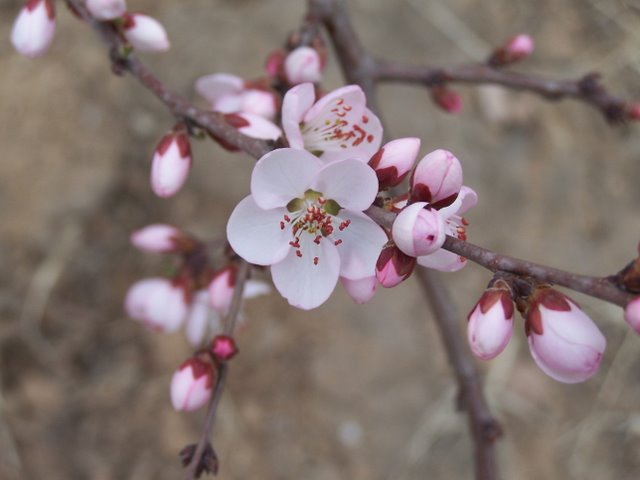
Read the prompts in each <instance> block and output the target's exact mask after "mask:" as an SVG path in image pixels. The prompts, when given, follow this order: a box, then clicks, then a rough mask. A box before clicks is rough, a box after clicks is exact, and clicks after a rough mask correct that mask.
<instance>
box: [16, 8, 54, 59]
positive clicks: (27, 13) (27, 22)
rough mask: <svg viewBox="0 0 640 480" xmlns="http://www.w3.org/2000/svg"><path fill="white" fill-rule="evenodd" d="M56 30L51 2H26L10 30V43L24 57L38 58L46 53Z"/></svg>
mask: <svg viewBox="0 0 640 480" xmlns="http://www.w3.org/2000/svg"><path fill="white" fill-rule="evenodd" d="M55 30H56V16H55V7H54V4H53V0H28V1H27V3H26V4H25V5H24V7H22V10H20V13H19V14H18V17H17V18H16V20H15V22H14V24H13V29H12V30H11V43H12V44H13V46H14V47H15V49H16V50H17V51H18V52H19V53H20V54H21V55H24V56H25V57H29V58H35V57H39V56H40V55H42V54H43V53H45V52H46V51H47V49H48V48H49V45H51V41H52V40H53V34H54V33H55Z"/></svg>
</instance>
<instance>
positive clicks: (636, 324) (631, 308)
mask: <svg viewBox="0 0 640 480" xmlns="http://www.w3.org/2000/svg"><path fill="white" fill-rule="evenodd" d="M624 319H625V321H626V322H627V323H628V324H629V326H630V327H631V328H633V329H634V330H635V331H636V332H637V333H640V297H636V298H634V299H633V300H631V301H630V302H629V303H628V304H627V306H626V307H625V309H624Z"/></svg>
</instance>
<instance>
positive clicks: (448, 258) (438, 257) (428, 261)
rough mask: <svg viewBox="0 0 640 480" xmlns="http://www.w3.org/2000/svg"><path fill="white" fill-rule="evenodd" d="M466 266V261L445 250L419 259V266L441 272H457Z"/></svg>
mask: <svg viewBox="0 0 640 480" xmlns="http://www.w3.org/2000/svg"><path fill="white" fill-rule="evenodd" d="M466 264H467V260H466V259H464V258H462V257H460V256H459V255H457V254H455V253H453V252H450V251H448V250H445V249H444V248H441V249H440V250H436V251H435V252H433V253H432V254H430V255H423V256H422V257H418V265H422V266H423V267H428V268H433V269H434V270H440V271H441V272H457V271H458V270H460V269H462V268H463V267H464V266H465V265H466Z"/></svg>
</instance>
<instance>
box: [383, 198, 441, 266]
mask: <svg viewBox="0 0 640 480" xmlns="http://www.w3.org/2000/svg"><path fill="white" fill-rule="evenodd" d="M426 206H427V203H426V202H417V203H413V204H411V205H409V206H408V207H405V208H404V209H403V210H402V211H401V212H400V213H399V214H398V216H397V217H396V219H395V220H394V221H393V227H392V230H391V234H392V236H393V241H394V242H395V243H396V245H397V246H398V248H399V249H400V250H402V252H403V253H404V254H405V255H409V256H410V257H420V256H422V255H428V254H430V253H433V252H435V251H436V250H438V249H439V248H440V247H442V244H443V243H444V239H445V237H446V232H445V223H444V220H443V219H442V217H441V216H440V214H439V213H438V211H437V210H434V209H430V208H429V209H427V208H424V207H426Z"/></svg>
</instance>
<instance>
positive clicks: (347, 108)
mask: <svg viewBox="0 0 640 480" xmlns="http://www.w3.org/2000/svg"><path fill="white" fill-rule="evenodd" d="M342 108H343V109H344V111H345V112H350V111H351V110H352V109H353V107H352V106H351V105H345V106H344V107H342Z"/></svg>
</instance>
